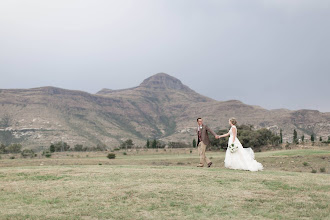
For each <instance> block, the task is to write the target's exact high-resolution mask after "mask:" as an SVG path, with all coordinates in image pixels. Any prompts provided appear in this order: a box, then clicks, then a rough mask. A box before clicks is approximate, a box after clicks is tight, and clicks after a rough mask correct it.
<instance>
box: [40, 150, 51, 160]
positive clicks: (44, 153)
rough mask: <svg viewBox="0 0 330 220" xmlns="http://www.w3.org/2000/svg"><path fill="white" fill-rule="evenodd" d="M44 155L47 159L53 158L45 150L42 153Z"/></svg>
mask: <svg viewBox="0 0 330 220" xmlns="http://www.w3.org/2000/svg"><path fill="white" fill-rule="evenodd" d="M42 155H43V156H45V157H47V158H50V157H51V156H52V153H51V152H50V151H48V150H45V151H43V152H42Z"/></svg>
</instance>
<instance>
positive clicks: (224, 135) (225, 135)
mask: <svg viewBox="0 0 330 220" xmlns="http://www.w3.org/2000/svg"><path fill="white" fill-rule="evenodd" d="M229 135H230V134H229V132H228V133H227V134H223V135H220V136H219V138H222V137H227V136H229Z"/></svg>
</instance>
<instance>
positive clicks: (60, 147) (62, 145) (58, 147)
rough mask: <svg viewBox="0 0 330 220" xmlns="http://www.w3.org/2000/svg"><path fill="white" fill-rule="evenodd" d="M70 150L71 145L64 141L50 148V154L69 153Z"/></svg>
mask: <svg viewBox="0 0 330 220" xmlns="http://www.w3.org/2000/svg"><path fill="white" fill-rule="evenodd" d="M69 149H70V145H68V144H67V143H66V142H63V141H59V142H56V143H54V144H51V145H50V146H49V151H50V153H54V152H62V151H68V150H69Z"/></svg>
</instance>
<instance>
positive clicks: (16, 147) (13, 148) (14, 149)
mask: <svg viewBox="0 0 330 220" xmlns="http://www.w3.org/2000/svg"><path fill="white" fill-rule="evenodd" d="M21 149H22V145H21V144H11V145H9V146H8V147H6V151H7V152H8V153H20V152H21Z"/></svg>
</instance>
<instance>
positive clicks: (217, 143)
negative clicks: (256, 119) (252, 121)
mask: <svg viewBox="0 0 330 220" xmlns="http://www.w3.org/2000/svg"><path fill="white" fill-rule="evenodd" d="M237 130H238V133H237V136H238V138H239V140H240V141H241V143H242V145H243V146H244V147H246V148H247V147H251V148H253V149H256V151H260V150H261V148H262V147H263V146H267V145H273V146H278V145H279V144H280V143H281V137H280V136H277V135H275V134H273V133H272V132H271V131H270V130H268V129H266V128H262V129H259V130H254V129H253V126H249V125H241V126H237ZM227 132H228V130H219V131H218V132H216V133H217V134H219V135H222V134H225V133H227ZM210 141H211V148H212V149H220V148H222V149H225V148H227V144H228V137H226V138H221V139H215V138H214V137H213V135H210Z"/></svg>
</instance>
